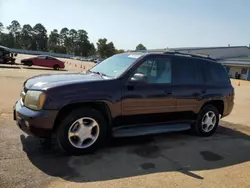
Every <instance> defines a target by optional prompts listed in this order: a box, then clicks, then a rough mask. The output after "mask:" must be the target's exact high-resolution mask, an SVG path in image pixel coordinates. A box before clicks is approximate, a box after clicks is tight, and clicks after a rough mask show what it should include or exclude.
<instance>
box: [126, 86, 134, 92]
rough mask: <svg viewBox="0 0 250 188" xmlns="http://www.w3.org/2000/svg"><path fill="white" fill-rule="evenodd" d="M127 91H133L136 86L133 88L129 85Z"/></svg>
mask: <svg viewBox="0 0 250 188" xmlns="http://www.w3.org/2000/svg"><path fill="white" fill-rule="evenodd" d="M127 89H128V90H129V91H132V90H134V89H135V86H133V85H128V86H127Z"/></svg>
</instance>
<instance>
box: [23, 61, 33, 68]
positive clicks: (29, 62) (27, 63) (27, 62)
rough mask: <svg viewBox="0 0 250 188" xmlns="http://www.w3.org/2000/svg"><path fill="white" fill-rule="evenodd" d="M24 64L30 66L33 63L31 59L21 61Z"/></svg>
mask: <svg viewBox="0 0 250 188" xmlns="http://www.w3.org/2000/svg"><path fill="white" fill-rule="evenodd" d="M22 63H23V64H24V65H26V66H29V67H31V66H32V65H33V63H32V61H23V62H22Z"/></svg>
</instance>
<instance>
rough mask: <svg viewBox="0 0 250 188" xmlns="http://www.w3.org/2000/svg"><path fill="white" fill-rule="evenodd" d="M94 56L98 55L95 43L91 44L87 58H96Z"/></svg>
mask: <svg viewBox="0 0 250 188" xmlns="http://www.w3.org/2000/svg"><path fill="white" fill-rule="evenodd" d="M94 55H96V49H95V45H94V44H93V43H91V44H90V48H89V52H88V55H87V56H94Z"/></svg>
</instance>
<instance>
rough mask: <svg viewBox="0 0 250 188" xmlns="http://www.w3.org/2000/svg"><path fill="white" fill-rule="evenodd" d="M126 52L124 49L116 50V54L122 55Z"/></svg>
mask: <svg viewBox="0 0 250 188" xmlns="http://www.w3.org/2000/svg"><path fill="white" fill-rule="evenodd" d="M124 52H125V51H124V50H123V49H120V50H116V53H117V54H121V53H124Z"/></svg>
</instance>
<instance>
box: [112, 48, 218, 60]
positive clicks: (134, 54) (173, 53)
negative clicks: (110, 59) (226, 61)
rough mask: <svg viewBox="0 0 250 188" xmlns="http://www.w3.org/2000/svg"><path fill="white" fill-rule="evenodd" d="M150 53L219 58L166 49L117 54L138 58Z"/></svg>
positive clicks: (208, 58)
mask: <svg viewBox="0 0 250 188" xmlns="http://www.w3.org/2000/svg"><path fill="white" fill-rule="evenodd" d="M150 54H162V55H172V56H182V57H189V58H202V59H206V60H212V61H216V60H217V59H214V58H211V57H209V56H204V55H200V54H193V53H183V52H178V51H171V50H164V51H156V50H153V51H150V50H139V51H132V52H126V53H122V54H117V55H128V57H130V56H131V57H133V56H136V58H138V57H141V56H146V55H150Z"/></svg>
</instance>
